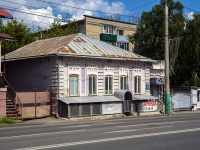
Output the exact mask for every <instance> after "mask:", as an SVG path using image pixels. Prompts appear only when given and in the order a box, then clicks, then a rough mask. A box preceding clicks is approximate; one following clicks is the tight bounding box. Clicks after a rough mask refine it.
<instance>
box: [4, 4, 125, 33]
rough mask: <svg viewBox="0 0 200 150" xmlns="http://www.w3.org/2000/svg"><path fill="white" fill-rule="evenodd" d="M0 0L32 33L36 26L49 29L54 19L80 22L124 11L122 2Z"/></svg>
mask: <svg viewBox="0 0 200 150" xmlns="http://www.w3.org/2000/svg"><path fill="white" fill-rule="evenodd" d="M45 1H46V2H42V1H38V0H34V1H33V0H15V1H12V0H5V1H4V0H2V1H1V3H2V7H3V8H4V7H5V8H9V12H11V14H12V15H13V16H14V17H15V18H16V19H17V20H19V21H21V20H24V21H23V22H24V23H25V24H27V26H28V27H30V28H31V29H32V31H37V26H40V27H42V28H43V29H45V28H49V26H50V24H51V23H53V22H54V18H57V19H63V20H68V19H69V20H80V19H83V18H84V16H83V15H94V16H99V17H105V16H106V15H110V14H105V13H104V14H103V13H100V12H106V13H112V14H118V13H120V12H122V11H124V9H125V5H124V4H123V3H122V2H119V1H118V2H117V1H115V2H108V0H56V1H55V0H45Z"/></svg>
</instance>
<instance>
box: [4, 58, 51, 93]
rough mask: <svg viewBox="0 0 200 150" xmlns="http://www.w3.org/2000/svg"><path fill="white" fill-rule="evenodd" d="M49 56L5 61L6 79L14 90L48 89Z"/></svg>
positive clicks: (49, 73) (49, 84) (49, 86)
mask: <svg viewBox="0 0 200 150" xmlns="http://www.w3.org/2000/svg"><path fill="white" fill-rule="evenodd" d="M51 74H52V64H51V59H50V58H32V59H24V60H16V61H10V62H6V79H7V80H8V82H9V83H10V84H11V86H12V87H13V88H14V89H15V91H23V92H25V91H50V90H51Z"/></svg>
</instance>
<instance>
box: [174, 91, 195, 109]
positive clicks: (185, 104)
mask: <svg viewBox="0 0 200 150" xmlns="http://www.w3.org/2000/svg"><path fill="white" fill-rule="evenodd" d="M191 107H192V103H191V96H190V94H186V93H176V94H174V95H172V96H171V109H172V110H173V111H177V110H188V109H191Z"/></svg>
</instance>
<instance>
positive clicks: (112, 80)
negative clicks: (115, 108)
mask: <svg viewBox="0 0 200 150" xmlns="http://www.w3.org/2000/svg"><path fill="white" fill-rule="evenodd" d="M106 77H111V79H112V81H111V83H112V86H111V87H112V89H111V90H112V93H109V94H106V83H105V81H106ZM108 79H109V78H108ZM108 87H109V81H108ZM104 88H105V90H104V92H105V95H113V76H112V75H106V76H105V79H104Z"/></svg>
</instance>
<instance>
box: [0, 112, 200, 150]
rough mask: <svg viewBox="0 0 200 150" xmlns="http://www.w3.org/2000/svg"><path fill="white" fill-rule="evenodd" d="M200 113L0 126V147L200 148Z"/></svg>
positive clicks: (80, 149)
mask: <svg viewBox="0 0 200 150" xmlns="http://www.w3.org/2000/svg"><path fill="white" fill-rule="evenodd" d="M199 143H200V114H188V115H175V116H160V117H142V118H134V117H125V118H120V119H119V118H118V119H110V120H96V121H84V122H83V121H82V122H80V121H79V122H78V121H77V122H62V123H57V124H46V125H20V126H19V125H18V126H9V127H5V126H0V150H12V149H15V150H39V149H53V150H66V149H69V150H133V149H134V150H155V149H156V150H172V149H173V150H192V149H195V150H197V149H199Z"/></svg>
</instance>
